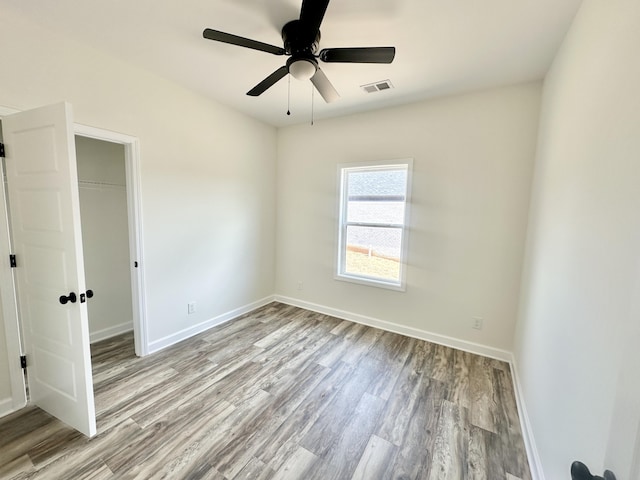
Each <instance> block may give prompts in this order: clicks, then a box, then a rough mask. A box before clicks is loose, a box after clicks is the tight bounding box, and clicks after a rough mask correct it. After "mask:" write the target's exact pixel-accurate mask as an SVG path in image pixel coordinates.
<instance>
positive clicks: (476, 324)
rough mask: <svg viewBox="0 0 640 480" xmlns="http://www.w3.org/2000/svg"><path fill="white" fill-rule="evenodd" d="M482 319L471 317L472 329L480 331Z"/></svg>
mask: <svg viewBox="0 0 640 480" xmlns="http://www.w3.org/2000/svg"><path fill="white" fill-rule="evenodd" d="M482 322H483V320H482V317H473V323H472V327H473V328H475V329H476V330H482Z"/></svg>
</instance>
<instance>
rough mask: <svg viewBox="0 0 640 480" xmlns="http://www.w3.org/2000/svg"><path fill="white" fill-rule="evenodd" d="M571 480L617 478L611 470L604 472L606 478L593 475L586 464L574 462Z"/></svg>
mask: <svg viewBox="0 0 640 480" xmlns="http://www.w3.org/2000/svg"><path fill="white" fill-rule="evenodd" d="M571 480H616V476H615V475H614V474H613V472H611V471H610V470H605V471H604V477H599V476H597V475H591V472H590V471H589V469H588V468H587V466H586V465H585V464H584V463H582V462H573V463H572V464H571Z"/></svg>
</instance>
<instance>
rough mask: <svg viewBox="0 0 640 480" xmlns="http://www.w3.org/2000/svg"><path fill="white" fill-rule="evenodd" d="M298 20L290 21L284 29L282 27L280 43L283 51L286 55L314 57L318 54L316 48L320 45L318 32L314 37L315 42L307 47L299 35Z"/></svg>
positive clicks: (306, 43)
mask: <svg viewBox="0 0 640 480" xmlns="http://www.w3.org/2000/svg"><path fill="white" fill-rule="evenodd" d="M301 33H302V32H301V30H300V20H291V21H290V22H289V23H287V24H286V25H285V26H284V27H282V41H283V42H284V50H285V52H287V55H298V54H310V55H315V54H316V53H318V47H319V45H320V30H318V34H317V35H316V38H315V40H313V42H311V45H309V43H308V41H305V39H304V36H303V35H301Z"/></svg>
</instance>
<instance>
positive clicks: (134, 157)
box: [0, 105, 149, 416]
mask: <svg viewBox="0 0 640 480" xmlns="http://www.w3.org/2000/svg"><path fill="white" fill-rule="evenodd" d="M19 112H20V110H17V109H14V108H10V107H5V106H2V105H0V120H2V117H4V116H7V115H11V114H13V113H19ZM74 135H77V136H82V137H88V138H93V139H96V140H102V141H106V142H110V143H117V144H121V145H123V147H124V152H125V175H126V191H127V221H128V230H129V232H128V233H129V256H130V261H131V263H132V264H131V265H130V272H131V293H132V312H133V319H132V320H133V331H134V339H135V340H134V341H135V353H136V355H137V356H139V357H143V356H146V355H148V354H149V340H148V328H147V307H146V295H145V292H146V288H145V279H144V277H145V276H144V266H145V263H144V241H143V233H142V205H141V203H142V202H141V182H140V141H139V139H138V138H137V137H133V136H130V135H126V134H122V133H118V132H113V131H110V130H105V129H101V128H97V127H91V126H87V125H82V124H78V123H75V124H74ZM4 190H5V189H4V181H0V196H1V197H0V299H1V300H2V301H1V302H0V303H2V316H3V319H4V326H5V327H4V328H5V337H6V343H7V355H8V361H9V364H8V365H9V379H10V383H11V397H12V408H11V410H10V411H0V416H2V415H4V414H8V413H10V412H12V411H16V410H19V409H21V408H23V407H25V406H26V404H27V396H26V386H25V381H24V374H23V370H22V367H21V365H20V356H21V355H23V354H24V347H23V344H22V334H21V330H20V328H21V326H20V321H19V317H18V306H17V299H16V289H15V283H14V276H13V270H12V269H11V266H10V265H9V254H10V253H13V252H11V239H10V235H9V223H8V220H9V217H8V212H7V203H6V196H5V191H4ZM133 262H137V263H138V267H137V268H136V267H134V264H133Z"/></svg>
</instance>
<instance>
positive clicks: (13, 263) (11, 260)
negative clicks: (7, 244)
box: [9, 253, 17, 268]
mask: <svg viewBox="0 0 640 480" xmlns="http://www.w3.org/2000/svg"><path fill="white" fill-rule="evenodd" d="M9 265H11V268H16V266H17V263H16V255H15V253H12V254H11V255H9Z"/></svg>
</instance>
